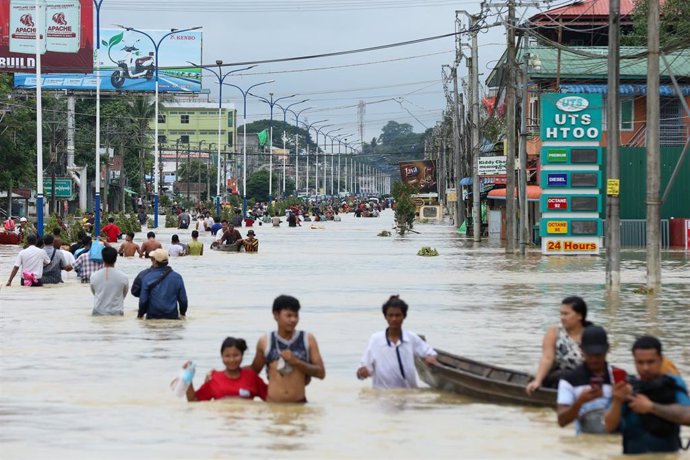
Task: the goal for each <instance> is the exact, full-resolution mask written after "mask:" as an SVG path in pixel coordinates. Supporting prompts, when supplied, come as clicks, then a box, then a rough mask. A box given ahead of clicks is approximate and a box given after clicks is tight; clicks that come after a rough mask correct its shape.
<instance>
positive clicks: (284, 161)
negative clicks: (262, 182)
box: [276, 99, 309, 194]
mask: <svg viewBox="0 0 690 460" xmlns="http://www.w3.org/2000/svg"><path fill="white" fill-rule="evenodd" d="M308 100H309V99H303V100H301V101H299V102H293V103H292V104H289V105H286V106H285V107H283V106H281V105H280V104H276V106H278V108H279V109H280V110H282V111H283V153H285V142H286V141H287V131H286V130H285V126H286V125H287V113H288V111H290V112H292V113H295V112H293V111H292V110H290V107H292V106H295V105H297V104H303V103H305V102H307V101H308ZM303 110H306V109H302V111H303ZM300 113H301V111H300ZM295 138H297V134H295ZM295 159H297V142H295ZM286 161H287V155H283V194H285V176H286V165H285V163H286ZM295 161H297V160H295ZM296 164H297V163H295V165H296ZM295 171H297V166H295ZM295 174H297V173H295ZM295 193H297V181H295Z"/></svg>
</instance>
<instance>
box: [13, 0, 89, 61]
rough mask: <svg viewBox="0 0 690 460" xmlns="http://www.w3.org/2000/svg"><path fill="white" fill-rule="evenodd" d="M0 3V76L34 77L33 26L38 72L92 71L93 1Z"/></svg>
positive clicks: (52, 0)
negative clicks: (23, 75)
mask: <svg viewBox="0 0 690 460" xmlns="http://www.w3.org/2000/svg"><path fill="white" fill-rule="evenodd" d="M38 4H39V15H40V17H37V16H36V2H35V0H0V72H31V73H36V26H40V28H41V30H40V31H39V33H40V40H39V52H40V54H41V72H43V73H56V72H91V71H92V70H93V48H94V47H93V45H94V43H93V36H94V25H93V0H62V1H56V0H48V1H46V0H39V2H38Z"/></svg>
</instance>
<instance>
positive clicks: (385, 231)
mask: <svg viewBox="0 0 690 460" xmlns="http://www.w3.org/2000/svg"><path fill="white" fill-rule="evenodd" d="M376 236H391V232H389V231H388V230H381V231H380V232H379V234H378V235H376Z"/></svg>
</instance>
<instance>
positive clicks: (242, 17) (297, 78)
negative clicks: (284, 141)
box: [101, 0, 505, 141]
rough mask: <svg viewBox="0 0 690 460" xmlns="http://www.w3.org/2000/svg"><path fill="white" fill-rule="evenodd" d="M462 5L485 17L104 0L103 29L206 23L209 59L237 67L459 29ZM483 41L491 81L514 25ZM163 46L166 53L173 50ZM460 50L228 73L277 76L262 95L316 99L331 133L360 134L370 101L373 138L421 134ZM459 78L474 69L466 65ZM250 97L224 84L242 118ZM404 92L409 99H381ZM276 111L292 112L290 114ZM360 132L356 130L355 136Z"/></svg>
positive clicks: (362, 0)
mask: <svg viewBox="0 0 690 460" xmlns="http://www.w3.org/2000/svg"><path fill="white" fill-rule="evenodd" d="M419 5H422V6H419ZM456 9H467V10H468V11H470V12H472V13H478V12H479V4H478V3H477V2H469V1H448V0H418V1H413V0H244V1H241V0H198V1H194V0H186V1H181V0H147V1H143V0H138V1H134V0H104V2H103V8H102V10H101V27H103V28H108V27H112V25H113V24H123V25H125V26H131V27H137V28H142V29H169V28H172V27H174V28H186V27H192V26H203V40H204V44H203V60H204V64H212V63H214V62H215V61H216V59H222V60H223V61H224V62H226V63H229V62H242V61H252V60H262V59H274V58H285V57H293V56H304V55H313V54H320V53H329V52H335V51H344V50H352V49H358V48H366V47H371V46H377V45H384V44H389V43H396V42H402V41H408V40H414V39H418V38H423V37H430V36H435V35H442V34H446V33H451V32H453V31H454V18H455V10H456ZM479 41H480V62H481V67H480V80H481V81H484V79H485V77H486V75H487V74H488V72H489V70H488V68H487V65H491V64H493V63H494V62H495V60H496V59H498V57H500V55H501V53H502V52H503V50H504V49H505V35H504V29H503V28H502V27H501V28H494V29H492V30H490V31H488V32H487V33H482V34H480V36H479ZM161 50H162V51H161V54H163V53H164V52H165V48H164V46H163V47H162V48H161ZM454 56H455V54H454V40H453V38H452V37H449V38H443V39H439V40H435V41H429V42H426V43H421V44H415V45H409V46H401V47H396V48H390V49H386V50H380V51H373V52H365V53H359V54H352V55H346V56H338V57H329V58H319V59H311V60H303V61H297V62H290V63H273V64H261V65H260V66H259V67H256V68H255V69H252V70H251V71H248V72H247V74H246V75H243V76H238V77H235V76H233V77H228V79H229V81H230V82H231V83H234V84H237V85H239V86H242V87H246V86H249V85H251V84H254V83H258V82H260V81H265V80H275V83H272V84H270V85H265V86H262V87H259V88H256V91H257V93H259V94H261V95H263V96H266V97H268V93H269V91H270V92H273V93H274V97H276V98H277V97H281V96H286V95H290V94H295V93H296V94H298V95H299V96H298V97H296V98H293V99H292V100H294V101H299V100H301V99H306V98H308V99H310V101H309V102H307V103H305V104H302V105H301V106H295V107H294V108H298V107H309V106H312V107H314V109H313V110H310V111H308V113H309V115H308V117H307V119H308V120H309V121H317V120H321V119H328V120H329V123H333V124H334V126H333V127H332V128H329V129H327V131H329V130H330V129H336V128H342V129H341V130H340V131H338V132H337V133H339V134H340V133H343V134H351V133H357V107H356V105H357V103H358V102H359V101H360V100H364V101H365V102H367V103H368V104H367V106H366V115H365V118H364V120H365V136H364V139H365V140H367V141H368V140H370V139H371V138H372V137H373V136H378V135H379V134H380V129H381V127H382V126H383V125H384V124H385V123H386V122H387V121H388V120H396V121H398V122H405V123H410V124H412V125H413V127H414V130H415V131H416V132H421V131H423V130H424V129H425V128H427V127H433V125H434V124H435V123H436V121H438V120H439V119H440V117H441V113H442V110H443V108H444V107H445V99H444V96H443V88H442V84H441V65H443V64H450V63H452V61H453V59H454ZM386 61H387V62H386ZM369 63H370V64H369ZM362 64H368V65H362ZM343 66H346V67H343ZM333 67H338V68H333ZM323 68H330V69H323ZM307 69H322V70H307ZM249 73H251V75H249ZM459 75H460V76H466V75H467V68H466V63H465V62H464V61H463V63H462V64H461V65H460V69H459ZM203 85H204V88H207V89H210V90H211V92H212V96H211V97H216V96H215V95H217V91H218V85H217V81H216V79H215V77H212V76H206V75H205V77H204V81H203ZM226 95H227V97H226ZM240 97H241V96H240V93H239V91H238V90H236V89H234V88H229V87H226V88H225V89H224V94H223V99H224V100H227V99H228V98H232V100H233V102H235V103H236V104H237V106H238V108H239V109H240V112H239V113H238V116H239V117H241V99H240ZM400 97H402V98H404V100H403V101H402V103H399V102H396V101H394V100H389V101H385V102H377V101H380V100H382V99H392V98H400ZM287 102H288V101H286V103H287ZM303 116H304V115H303ZM275 117H277V118H282V112H281V113H280V114H276V115H275ZM261 118H268V107H267V105H266V104H262V103H261V102H258V101H257V100H256V99H253V98H250V101H249V104H248V109H247V119H248V120H249V121H252V120H256V119H261ZM415 118H416V119H415ZM334 134H335V133H334ZM358 138H359V135H358V134H355V135H354V136H352V137H351V138H350V139H358Z"/></svg>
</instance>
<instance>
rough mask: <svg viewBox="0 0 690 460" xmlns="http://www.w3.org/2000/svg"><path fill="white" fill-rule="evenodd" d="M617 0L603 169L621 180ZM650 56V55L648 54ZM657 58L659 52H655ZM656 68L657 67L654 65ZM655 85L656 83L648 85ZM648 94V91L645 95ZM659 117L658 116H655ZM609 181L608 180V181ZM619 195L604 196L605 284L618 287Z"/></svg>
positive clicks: (615, 2)
mask: <svg viewBox="0 0 690 460" xmlns="http://www.w3.org/2000/svg"><path fill="white" fill-rule="evenodd" d="M620 7H621V5H620V0H610V3H609V30H608V32H609V49H608V52H609V56H608V59H609V60H608V74H609V79H608V98H607V107H606V124H607V127H606V128H607V131H608V149H607V155H606V171H607V176H608V179H609V180H618V181H620V146H619V143H620V95H619V89H618V87H619V83H620V29H619V28H620V9H621V8H620ZM650 56H651V55H650ZM657 59H658V56H657ZM657 69H658V67H657ZM648 88H656V86H654V87H653V86H648ZM648 97H649V95H648ZM657 119H658V118H657ZM607 182H608V181H607ZM620 222H621V220H620V198H619V197H618V196H608V193H607V197H606V288H607V289H609V290H611V291H619V290H620V287H621V229H620Z"/></svg>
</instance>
